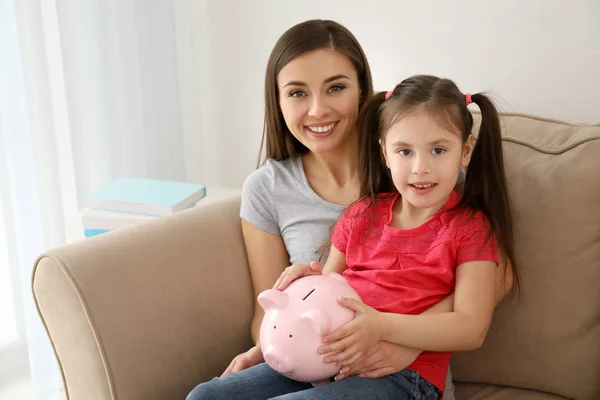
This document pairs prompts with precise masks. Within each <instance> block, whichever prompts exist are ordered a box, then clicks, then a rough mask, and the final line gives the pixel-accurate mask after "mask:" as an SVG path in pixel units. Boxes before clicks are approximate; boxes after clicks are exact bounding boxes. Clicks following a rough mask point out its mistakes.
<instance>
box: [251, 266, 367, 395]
mask: <svg viewBox="0 0 600 400" xmlns="http://www.w3.org/2000/svg"><path fill="white" fill-rule="evenodd" d="M340 296H343V297H350V298H354V299H357V300H359V301H361V299H360V297H359V296H358V294H357V293H356V291H355V290H354V289H352V287H351V286H350V285H349V284H348V282H346V280H345V279H344V278H343V277H342V276H341V275H340V274H338V273H335V272H330V273H327V274H324V275H309V276H305V277H302V278H300V279H297V280H295V281H293V282H292V283H291V284H290V285H289V286H288V287H286V288H285V289H284V290H283V291H280V290H276V289H269V290H265V291H264V292H262V293H260V294H259V296H258V303H259V304H260V305H261V307H262V308H263V309H264V310H265V316H264V318H263V321H262V324H261V327H260V344H261V349H262V352H263V355H264V357H265V361H266V362H267V364H269V366H271V368H273V369H274V370H276V371H278V372H279V373H281V374H283V375H285V376H287V377H288V378H291V379H294V380H296V381H300V382H310V383H312V384H313V385H320V384H324V383H326V382H327V381H328V380H329V379H330V378H331V377H333V376H335V375H336V374H337V372H338V370H339V368H338V367H337V366H336V364H335V363H326V362H324V361H323V360H324V358H325V357H324V355H321V354H318V349H319V347H321V346H322V345H323V342H322V338H323V336H324V335H326V334H327V333H329V332H331V331H333V330H335V329H337V328H338V327H340V326H342V325H344V324H346V323H347V322H349V321H351V320H352V319H353V318H354V311H352V310H349V309H347V308H346V307H343V306H342V305H340V304H339V303H338V297H340Z"/></svg>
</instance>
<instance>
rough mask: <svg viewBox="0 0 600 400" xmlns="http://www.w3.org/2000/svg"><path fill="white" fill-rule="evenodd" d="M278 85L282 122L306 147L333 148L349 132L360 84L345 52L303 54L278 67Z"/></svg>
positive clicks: (320, 51) (355, 109) (340, 142)
mask: <svg viewBox="0 0 600 400" xmlns="http://www.w3.org/2000/svg"><path fill="white" fill-rule="evenodd" d="M277 86H278V88H279V106H280V107H281V112H282V113H283V118H284V119H285V123H286V125H287V127H288V129H289V130H290V132H291V133H292V135H294V137H295V138H296V139H298V141H300V143H302V144H303V145H305V146H306V147H307V148H308V149H309V150H311V151H313V152H315V153H326V152H330V151H332V150H336V149H337V148H339V146H340V145H341V144H343V143H344V142H346V139H347V137H348V136H349V135H351V134H352V132H353V129H352V127H353V124H354V121H355V119H356V116H357V114H358V103H359V98H360V85H359V82H358V77H357V72H356V70H355V68H354V66H353V65H352V63H351V62H350V60H349V59H348V57H346V56H345V55H343V54H341V53H338V52H336V51H333V50H328V49H321V50H315V51H312V52H310V53H306V54H303V55H302V56H299V57H297V58H295V59H293V60H292V61H290V62H289V63H288V64H286V66H285V67H283V68H282V69H281V71H280V72H279V75H278V76H277Z"/></svg>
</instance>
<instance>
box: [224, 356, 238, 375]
mask: <svg viewBox="0 0 600 400" xmlns="http://www.w3.org/2000/svg"><path fill="white" fill-rule="evenodd" d="M234 364H235V358H234V359H233V360H231V362H230V363H229V365H228V366H227V368H226V369H225V371H224V372H223V373H222V374H221V378H223V377H225V376H226V375H228V374H229V373H230V372H231V369H232V368H233V366H234Z"/></svg>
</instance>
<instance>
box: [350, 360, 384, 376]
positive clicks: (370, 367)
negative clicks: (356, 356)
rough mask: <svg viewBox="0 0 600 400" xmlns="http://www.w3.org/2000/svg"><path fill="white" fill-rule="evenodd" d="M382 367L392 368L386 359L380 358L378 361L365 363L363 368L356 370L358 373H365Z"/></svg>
mask: <svg viewBox="0 0 600 400" xmlns="http://www.w3.org/2000/svg"><path fill="white" fill-rule="evenodd" d="M381 368H391V366H390V365H389V363H388V362H386V360H378V361H376V362H374V363H370V364H366V363H363V365H362V368H360V369H359V370H358V371H356V373H357V374H363V373H367V372H371V371H375V370H377V369H381Z"/></svg>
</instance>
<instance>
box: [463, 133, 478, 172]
mask: <svg viewBox="0 0 600 400" xmlns="http://www.w3.org/2000/svg"><path fill="white" fill-rule="evenodd" d="M474 148H475V137H474V136H473V135H469V137H468V138H467V141H466V142H465V144H464V145H463V155H462V159H461V161H460V165H461V166H463V167H465V168H466V167H467V166H468V165H469V162H471V156H472V155H473V149H474Z"/></svg>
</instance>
